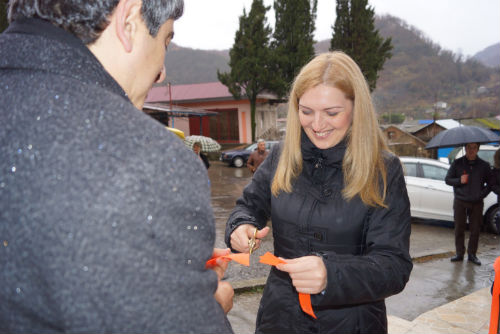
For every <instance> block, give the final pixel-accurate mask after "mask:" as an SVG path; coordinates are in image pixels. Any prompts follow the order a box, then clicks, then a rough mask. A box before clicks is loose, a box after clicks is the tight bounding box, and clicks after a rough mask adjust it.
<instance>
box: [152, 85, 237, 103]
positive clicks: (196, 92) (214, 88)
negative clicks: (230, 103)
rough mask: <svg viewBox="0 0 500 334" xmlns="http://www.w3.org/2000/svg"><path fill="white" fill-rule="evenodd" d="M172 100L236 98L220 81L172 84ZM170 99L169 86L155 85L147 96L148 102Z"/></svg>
mask: <svg viewBox="0 0 500 334" xmlns="http://www.w3.org/2000/svg"><path fill="white" fill-rule="evenodd" d="M170 91H171V92H172V101H176V102H179V101H188V100H189V101H192V100H213V99H217V100H220V99H224V100H229V99H230V100H234V98H233V95H231V93H230V92H229V89H228V88H227V87H226V86H224V85H223V84H222V83H220V82H207V83H200V84H190V85H172V86H170ZM167 101H170V94H169V88H168V86H161V87H153V88H152V89H151V90H150V91H149V94H148V96H147V98H146V102H167Z"/></svg>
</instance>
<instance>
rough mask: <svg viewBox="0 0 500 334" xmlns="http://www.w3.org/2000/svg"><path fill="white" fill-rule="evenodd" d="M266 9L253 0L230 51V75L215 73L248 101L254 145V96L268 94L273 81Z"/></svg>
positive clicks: (269, 30) (242, 18)
mask: <svg viewBox="0 0 500 334" xmlns="http://www.w3.org/2000/svg"><path fill="white" fill-rule="evenodd" d="M269 8H270V7H265V6H264V3H263V1H262V0H254V1H253V3H252V8H251V9H250V12H249V13H248V16H247V14H246V11H245V10H243V15H242V16H240V26H239V29H238V31H236V35H235V39H234V44H233V47H232V48H231V50H229V57H230V60H229V66H230V67H231V71H230V72H229V73H221V72H219V71H217V77H218V78H219V81H220V82H222V83H223V84H224V85H226V86H227V87H228V88H229V91H230V92H231V94H233V96H234V97H235V98H236V99H239V98H240V97H241V95H242V93H244V94H245V95H246V97H247V98H248V100H249V101H250V118H251V127H252V141H255V107H256V102H257V95H258V94H260V93H262V92H263V91H265V90H268V88H269V85H270V84H271V83H272V82H273V80H274V79H273V78H274V77H275V73H273V72H272V69H271V67H270V59H271V52H272V51H271V49H270V38H271V28H270V27H269V25H268V24H267V19H266V13H267V11H268V10H269Z"/></svg>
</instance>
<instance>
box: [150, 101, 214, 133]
mask: <svg viewBox="0 0 500 334" xmlns="http://www.w3.org/2000/svg"><path fill="white" fill-rule="evenodd" d="M142 110H143V111H144V112H145V113H146V114H148V115H149V116H151V117H153V118H154V119H156V120H157V121H159V122H160V123H162V124H165V125H168V119H169V118H170V117H187V118H193V117H198V119H199V122H200V126H199V128H200V133H199V134H200V135H203V127H202V119H203V117H204V116H217V114H218V112H216V111H208V110H203V109H194V108H187V107H182V106H177V105H170V104H169V103H158V102H157V103H151V102H150V103H144V106H143V107H142ZM171 126H174V125H173V120H172V124H171Z"/></svg>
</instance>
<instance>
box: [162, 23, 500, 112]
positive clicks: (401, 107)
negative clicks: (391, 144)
mask: <svg viewBox="0 0 500 334" xmlns="http://www.w3.org/2000/svg"><path fill="white" fill-rule="evenodd" d="M376 26H377V28H378V29H379V30H380V33H381V35H382V36H383V37H392V43H393V45H394V49H393V51H392V53H393V56H392V58H391V59H389V60H388V61H387V62H386V63H385V65H384V69H383V71H382V72H381V73H379V74H380V76H379V80H378V82H377V89H376V90H375V91H374V93H373V94H374V100H375V103H376V106H377V111H378V112H379V113H380V114H384V113H404V114H405V115H407V116H409V117H414V118H430V117H433V114H434V113H435V112H436V111H437V112H438V117H439V118H462V117H490V116H496V115H498V114H499V110H500V102H499V100H500V68H498V67H497V68H491V67H487V66H485V65H483V64H481V63H480V62H479V61H477V60H476V58H475V57H472V58H470V59H465V58H464V57H463V56H460V55H456V54H454V53H452V52H451V51H448V50H443V49H442V48H441V47H440V46H439V45H437V44H435V43H433V42H432V41H431V40H430V39H429V38H427V37H425V36H424V35H423V33H422V32H420V31H419V30H418V29H416V28H415V27H412V26H409V25H408V24H406V23H405V22H404V21H402V20H400V19H399V18H396V17H392V16H383V17H377V19H376ZM329 44H330V41H329V40H325V41H321V42H318V43H317V44H316V52H324V51H327V50H328V47H329ZM495 50H497V49H493V51H489V52H488V55H489V57H495V56H491V54H494V52H495ZM496 52H497V55H496V57H497V58H498V59H500V51H498V50H497V51H496ZM478 55H479V54H478ZM228 61H229V58H228V51H208V50H193V49H189V48H182V47H178V46H175V45H173V46H172V47H169V51H168V52H167V57H166V68H167V80H166V82H168V81H170V82H171V83H172V84H189V83H201V82H209V81H217V69H219V70H221V71H228V70H229V67H228V65H227V62H228ZM436 102H445V103H446V104H447V107H446V108H445V109H434V105H435V103H436Z"/></svg>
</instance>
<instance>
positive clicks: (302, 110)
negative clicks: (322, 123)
mask: <svg viewBox="0 0 500 334" xmlns="http://www.w3.org/2000/svg"><path fill="white" fill-rule="evenodd" d="M300 112H301V113H303V114H304V115H311V113H312V111H311V110H304V109H301V110H300Z"/></svg>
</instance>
